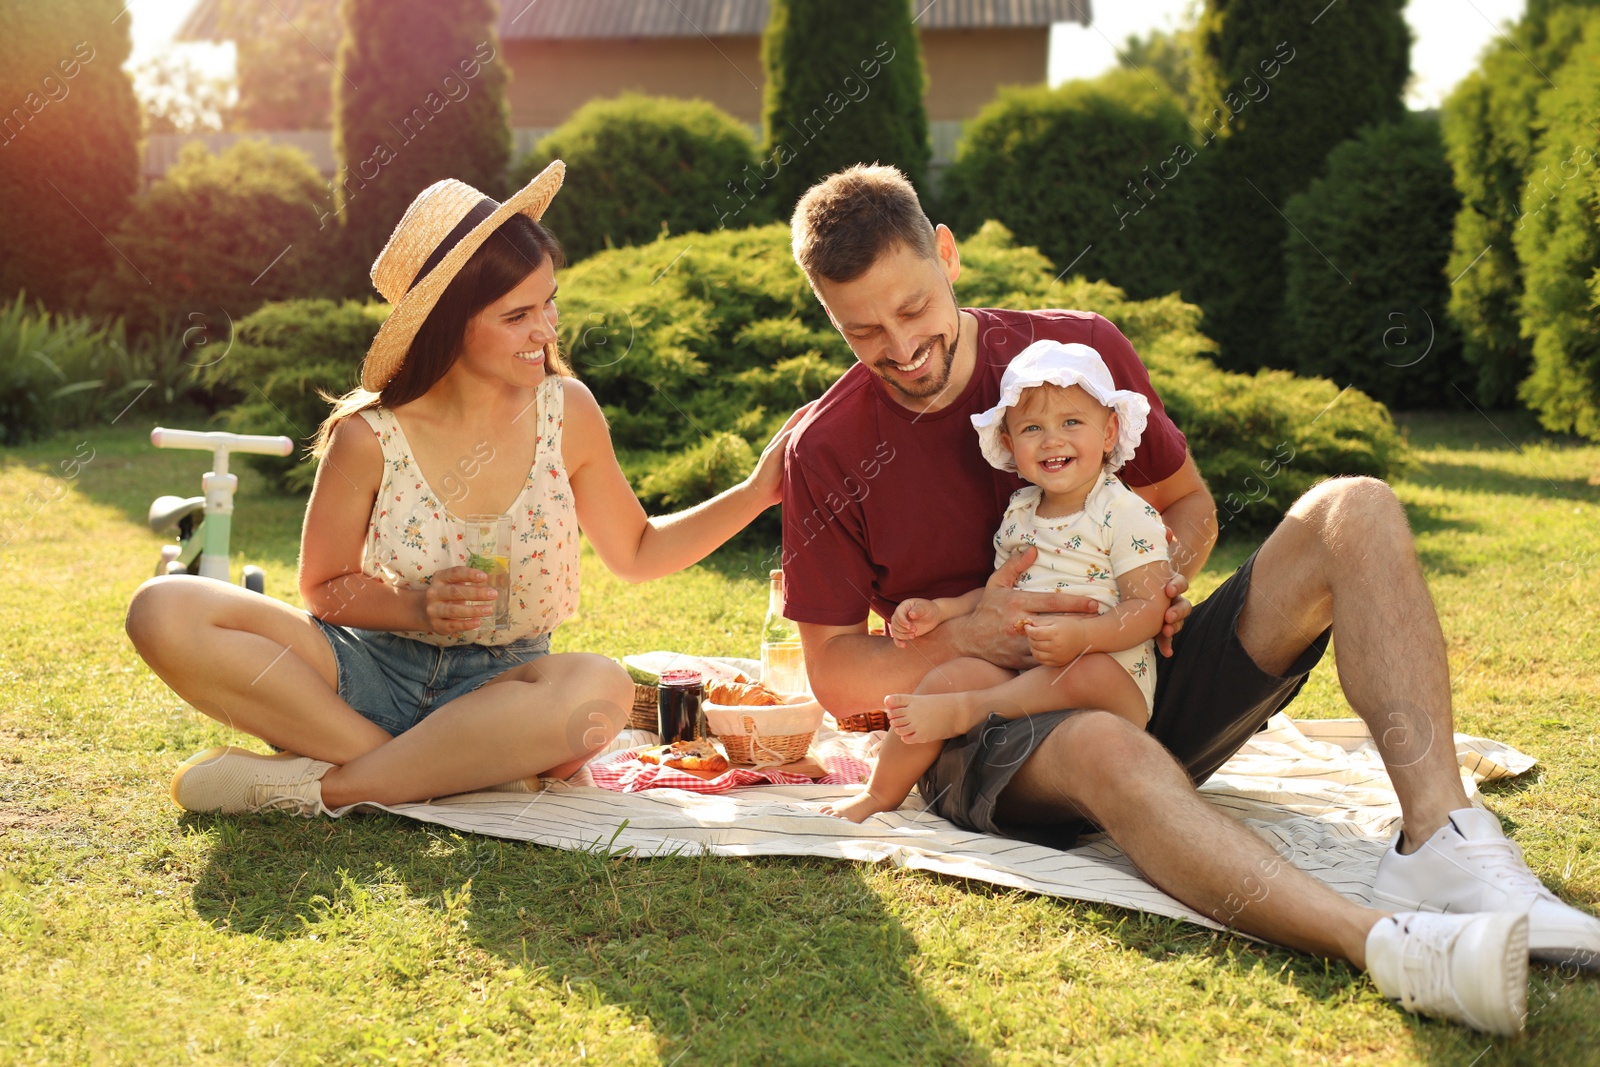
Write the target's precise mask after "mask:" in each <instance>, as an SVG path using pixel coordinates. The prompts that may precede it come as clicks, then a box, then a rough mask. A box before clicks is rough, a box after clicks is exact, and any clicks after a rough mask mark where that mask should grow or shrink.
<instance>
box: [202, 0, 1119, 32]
mask: <svg viewBox="0 0 1600 1067" xmlns="http://www.w3.org/2000/svg"><path fill="white" fill-rule="evenodd" d="M909 2H910V3H911V4H912V6H913V9H914V10H917V11H919V12H920V14H919V15H918V17H917V25H919V26H921V27H922V28H923V29H929V30H959V29H996V28H1005V27H1024V26H1039V27H1043V26H1048V25H1050V24H1051V23H1052V22H1077V23H1079V24H1081V25H1084V26H1087V25H1089V19H1090V16H1091V11H1090V3H1091V0H909ZM219 3H220V0H197V2H196V3H195V6H194V9H193V10H192V11H190V12H189V17H188V18H186V19H185V20H184V22H183V25H182V26H181V27H180V28H179V30H178V35H177V39H178V40H180V41H219V40H224V39H225V38H224V37H223V35H222V34H221V32H220V31H219V30H218V27H217V9H218V6H219ZM298 6H299V3H297V2H295V0H279V3H278V5H277V10H279V11H284V12H291V11H292V10H293V9H294V8H297V7H298ZM766 25H767V0H502V2H501V5H500V25H499V31H500V39H501V40H504V41H513V40H550V39H559V38H569V39H594V38H603V37H697V36H704V37H748V36H755V35H757V34H759V33H761V31H762V30H763V29H765V28H766Z"/></svg>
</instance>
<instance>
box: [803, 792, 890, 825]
mask: <svg viewBox="0 0 1600 1067" xmlns="http://www.w3.org/2000/svg"><path fill="white" fill-rule="evenodd" d="M899 806H900V805H898V804H890V803H889V802H888V801H886V800H883V799H881V798H879V797H875V796H873V795H872V794H871V793H862V794H861V795H860V796H857V797H851V798H850V799H849V800H846V801H843V802H842V803H839V804H824V805H822V814H824V815H832V816H834V817H835V818H838V819H849V820H850V821H851V822H863V821H864V820H866V819H867V818H868V817H869V816H872V815H876V814H878V813H879V812H881V811H894V810H895V809H896V808H898V807H899Z"/></svg>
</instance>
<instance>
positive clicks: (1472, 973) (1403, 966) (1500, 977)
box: [1367, 911, 1528, 1034]
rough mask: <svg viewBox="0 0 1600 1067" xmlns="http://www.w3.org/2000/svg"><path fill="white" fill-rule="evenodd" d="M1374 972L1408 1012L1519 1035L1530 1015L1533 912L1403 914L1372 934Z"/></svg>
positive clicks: (1381, 989)
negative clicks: (1530, 929) (1530, 961)
mask: <svg viewBox="0 0 1600 1067" xmlns="http://www.w3.org/2000/svg"><path fill="white" fill-rule="evenodd" d="M1367 973H1368V974H1369V975H1371V976H1372V984H1373V985H1375V986H1377V987H1378V992H1380V993H1382V994H1383V995H1384V996H1386V997H1388V998H1389V999H1390V1000H1396V1001H1399V1002H1400V1005H1401V1007H1403V1008H1405V1009H1406V1010H1407V1011H1414V1012H1419V1013H1421V1014H1423V1015H1433V1016H1437V1017H1438V1018H1441V1019H1449V1020H1450V1021H1452V1022H1459V1023H1465V1024H1466V1025H1468V1026H1470V1027H1472V1028H1473V1029H1474V1030H1482V1031H1484V1032H1485V1033H1490V1034H1515V1033H1517V1032H1518V1031H1519V1030H1521V1029H1522V1025H1523V1023H1524V1022H1526V1021H1527V1017H1528V917H1527V916H1526V915H1513V914H1510V913H1507V912H1498V913H1494V912H1491V913H1489V914H1486V915H1429V914H1425V913H1422V912H1414V911H1411V912H1400V913H1399V914H1397V915H1394V916H1392V917H1390V918H1387V919H1382V920H1380V921H1379V922H1378V924H1377V925H1376V926H1374V927H1373V928H1372V931H1371V932H1370V933H1368V934H1367Z"/></svg>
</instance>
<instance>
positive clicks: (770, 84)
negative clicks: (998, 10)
mask: <svg viewBox="0 0 1600 1067" xmlns="http://www.w3.org/2000/svg"><path fill="white" fill-rule="evenodd" d="M769 7H770V12H771V13H770V14H769V15H768V17H767V28H766V32H765V34H764V35H763V36H762V39H761V65H762V67H763V68H764V70H765V72H766V76H767V83H766V87H765V88H764V89H763V97H762V119H763V122H764V124H765V127H766V142H765V144H764V146H763V147H762V150H761V152H762V155H761V165H760V169H761V176H762V179H763V181H764V182H766V183H770V184H771V191H770V194H768V195H770V196H771V197H772V202H773V203H774V204H775V207H776V211H777V214H778V216H779V217H780V218H788V217H789V215H790V213H791V212H792V211H794V205H795V201H797V200H799V199H800V196H801V194H803V193H804V192H805V191H806V190H807V189H809V188H810V187H811V186H812V185H813V184H814V183H815V182H816V181H817V180H818V179H820V178H823V177H826V176H827V175H829V174H832V173H833V172H835V171H838V170H843V169H844V168H845V167H848V166H852V165H853V164H856V163H883V164H886V165H893V166H896V167H899V168H900V169H901V170H902V171H904V172H905V174H906V176H907V177H908V178H910V179H911V181H912V183H913V184H914V185H916V186H917V187H918V188H919V189H923V188H925V184H924V183H925V180H926V175H927V170H928V160H929V158H930V156H931V155H932V151H933V150H932V148H931V147H930V145H929V144H928V114H927V111H926V110H925V109H924V107H923V104H922V94H923V90H924V89H925V88H926V86H927V81H928V78H927V74H926V72H925V71H924V69H923V65H922V45H921V42H920V41H919V40H918V38H917V32H916V28H915V26H913V25H912V20H911V5H910V4H902V3H871V4H862V3H860V2H858V0H772V2H771V4H770V5H769ZM764 188H765V187H764V186H763V189H764Z"/></svg>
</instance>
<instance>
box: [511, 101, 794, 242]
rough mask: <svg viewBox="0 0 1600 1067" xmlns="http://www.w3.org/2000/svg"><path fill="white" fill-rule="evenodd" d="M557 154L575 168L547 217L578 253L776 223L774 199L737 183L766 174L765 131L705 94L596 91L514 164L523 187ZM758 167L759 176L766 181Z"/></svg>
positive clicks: (570, 169) (514, 174)
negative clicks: (760, 138) (760, 150)
mask: <svg viewBox="0 0 1600 1067" xmlns="http://www.w3.org/2000/svg"><path fill="white" fill-rule="evenodd" d="M553 159H561V160H564V161H565V162H566V164H567V176H566V181H565V184H564V185H563V186H562V189H561V192H560V194H559V195H558V196H557V197H556V198H555V200H554V201H553V202H552V203H551V204H550V210H549V211H547V212H546V213H545V217H544V222H545V224H546V225H548V226H549V227H550V228H551V229H552V230H554V231H555V232H556V233H558V234H560V235H561V247H562V250H563V251H564V252H565V253H566V255H567V260H568V262H573V261H576V260H578V259H582V258H583V257H584V256H588V255H592V254H593V253H595V252H598V251H600V250H601V249H603V248H610V247H616V246H620V245H633V244H642V243H644V242H646V241H653V240H655V239H656V238H657V237H660V236H662V235H663V234H681V233H688V232H690V231H694V230H713V229H716V228H718V227H719V226H739V227H743V226H749V225H751V224H756V223H765V222H771V221H772V218H773V213H772V208H771V203H770V198H768V197H766V196H764V195H763V196H760V197H757V196H755V195H754V194H753V193H752V194H751V199H752V200H753V201H754V202H753V203H752V202H747V201H746V200H745V199H743V198H742V197H740V196H735V195H734V194H733V193H732V192H730V188H732V187H738V186H739V183H741V182H750V181H752V177H753V176H755V175H756V150H755V138H754V137H753V136H752V135H751V133H750V130H749V129H748V128H747V127H745V126H744V125H743V124H742V123H740V122H739V120H737V119H735V118H734V117H733V116H732V115H729V114H728V113H727V112H725V111H722V110H721V109H720V108H717V107H716V106H714V105H712V104H709V103H706V102H705V101H704V100H672V99H668V98H665V97H653V96H640V95H638V94H637V93H628V94H624V95H623V96H621V97H618V98H617V99H615V100H591V101H590V102H589V103H587V104H585V105H583V107H581V108H579V109H578V110H577V112H576V113H574V114H573V116H572V117H571V118H570V119H568V120H567V121H566V122H565V123H563V124H562V125H561V126H559V127H557V128H556V130H555V131H554V132H553V133H551V134H550V135H549V136H548V137H546V138H544V139H543V140H542V141H540V142H539V144H538V146H537V147H536V148H535V149H534V151H533V152H532V153H530V154H529V155H527V156H525V157H523V159H522V161H521V162H519V163H518V165H517V166H516V168H515V169H514V170H513V171H512V184H513V186H515V187H517V188H520V187H521V186H523V185H526V184H527V183H528V182H529V181H531V180H532V179H533V177H534V175H536V174H538V173H539V171H541V170H543V169H544V167H545V166H546V165H547V164H548V163H549V162H550V161H551V160H553ZM759 183H760V180H759V177H758V176H755V177H754V184H752V189H753V188H755V185H759Z"/></svg>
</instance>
